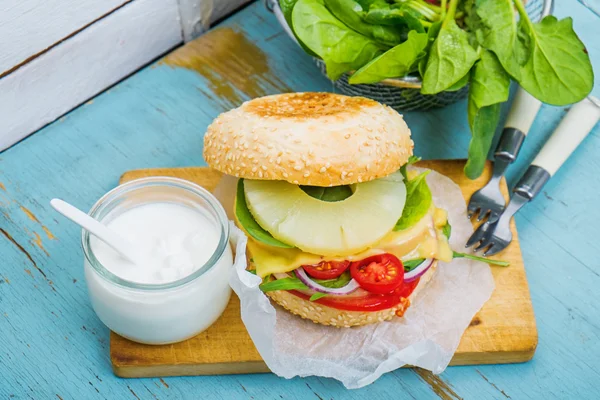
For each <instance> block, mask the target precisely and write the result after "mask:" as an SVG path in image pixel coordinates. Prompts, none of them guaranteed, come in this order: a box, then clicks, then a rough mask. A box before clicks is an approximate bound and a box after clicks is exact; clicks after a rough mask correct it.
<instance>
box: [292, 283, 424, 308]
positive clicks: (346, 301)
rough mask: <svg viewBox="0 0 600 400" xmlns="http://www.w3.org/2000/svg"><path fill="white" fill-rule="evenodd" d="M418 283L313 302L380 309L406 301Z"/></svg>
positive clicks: (296, 292) (297, 294)
mask: <svg viewBox="0 0 600 400" xmlns="http://www.w3.org/2000/svg"><path fill="white" fill-rule="evenodd" d="M418 284H419V279H415V280H414V281H411V282H406V283H404V284H403V285H402V286H400V287H399V288H397V289H396V290H394V291H393V292H392V293H387V294H375V293H369V292H367V291H364V295H363V296H350V295H349V296H325V297H323V298H320V299H318V300H315V301H314V303H318V304H322V305H324V306H327V307H331V308H336V309H338V310H346V311H380V310H385V309H388V308H391V307H394V306H397V305H398V304H400V303H401V302H403V301H404V302H406V303H407V301H406V299H407V298H408V296H410V294H411V293H412V292H413V291H414V290H415V288H416V287H417V285H418ZM358 290H360V289H358ZM288 292H289V293H291V294H293V295H295V296H298V297H300V298H302V299H304V300H309V299H310V294H306V293H302V292H300V291H298V290H289V291H288ZM406 307H408V304H406V306H405V307H404V308H403V309H402V310H399V311H401V312H404V310H405V308H406Z"/></svg>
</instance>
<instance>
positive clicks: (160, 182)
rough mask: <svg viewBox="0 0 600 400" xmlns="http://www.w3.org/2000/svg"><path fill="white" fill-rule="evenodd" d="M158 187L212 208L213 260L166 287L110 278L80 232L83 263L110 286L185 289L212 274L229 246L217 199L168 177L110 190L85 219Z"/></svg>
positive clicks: (226, 224) (226, 225) (84, 233)
mask: <svg viewBox="0 0 600 400" xmlns="http://www.w3.org/2000/svg"><path fill="white" fill-rule="evenodd" d="M160 186H167V187H171V188H178V189H183V190H185V191H187V192H188V193H191V194H192V195H194V196H195V197H196V198H200V199H202V200H204V201H205V202H206V203H207V204H208V205H209V206H210V207H211V208H212V211H214V212H215V214H216V216H217V219H218V221H217V222H218V224H219V225H220V228H221V235H220V238H219V243H218V245H217V248H216V249H215V251H214V253H213V254H212V256H211V257H210V258H209V259H208V260H207V261H206V262H205V263H204V264H203V265H202V266H200V267H199V268H198V269H196V270H195V271H194V272H193V273H191V274H189V275H186V276H184V277H183V278H181V279H178V280H176V281H173V282H166V283H139V282H134V281H130V280H127V279H124V278H121V277H119V276H117V275H115V274H113V273H112V272H111V271H109V270H108V269H107V268H106V267H105V266H104V265H102V263H101V262H100V261H99V260H98V259H97V258H96V255H95V254H94V252H93V250H92V247H91V243H90V236H91V234H90V233H89V232H88V231H86V230H85V229H82V230H81V246H82V248H83V253H84V256H85V258H86V260H87V261H88V263H89V264H90V265H91V266H92V268H93V269H94V271H95V272H96V273H98V274H99V275H100V276H101V277H102V278H104V279H105V280H107V281H109V282H110V283H113V284H116V285H118V286H121V287H124V288H128V289H137V290H144V291H155V290H165V289H173V288H178V287H181V286H184V285H187V284H188V283H190V282H192V281H194V280H196V279H197V278H199V277H201V276H202V275H204V274H205V273H206V272H208V271H209V270H211V269H212V268H213V267H214V266H215V265H216V264H217V263H218V261H219V260H220V259H221V257H222V256H223V254H224V253H225V250H226V248H227V246H228V245H229V221H228V219H227V214H226V213H225V209H224V208H223V206H222V205H221V203H219V201H218V200H217V198H216V197H215V196H213V195H212V194H211V193H210V192H209V191H208V190H206V189H204V188H203V187H201V186H199V185H197V184H195V183H193V182H190V181H188V180H185V179H180V178H174V177H169V176H153V177H148V178H139V179H134V180H132V181H129V182H126V183H123V184H121V185H119V186H117V187H116V188H114V189H112V190H110V191H109V192H108V193H106V194H105V195H104V196H102V197H101V198H100V199H98V201H96V203H95V204H94V205H93V206H92V208H91V209H90V211H89V212H88V215H89V216H91V217H92V218H96V219H98V215H99V214H100V213H101V212H102V211H104V210H105V209H106V208H107V207H108V206H110V205H111V204H112V203H114V202H115V201H118V200H119V199H121V198H122V197H123V196H124V195H126V194H127V193H131V192H132V191H135V190H137V189H141V188H146V187H160Z"/></svg>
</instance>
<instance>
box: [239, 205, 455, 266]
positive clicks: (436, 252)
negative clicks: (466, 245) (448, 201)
mask: <svg viewBox="0 0 600 400" xmlns="http://www.w3.org/2000/svg"><path fill="white" fill-rule="evenodd" d="M446 221H447V213H446V211H445V210H441V209H438V208H435V207H432V209H431V210H430V212H429V213H428V214H427V215H426V216H425V217H424V218H423V219H421V221H419V222H418V223H417V224H415V225H414V226H412V227H411V228H409V229H405V230H402V231H397V232H394V231H392V232H390V233H388V234H387V235H386V236H384V238H383V239H382V240H381V241H379V242H378V243H376V244H374V245H373V247H372V248H370V249H368V250H365V251H363V252H361V253H358V254H355V255H351V256H344V257H325V256H320V255H316V254H310V253H306V252H303V251H302V250H300V249H297V248H294V249H284V248H280V247H273V246H268V245H265V244H264V243H260V242H258V241H256V240H254V239H252V238H251V237H250V238H249V239H248V252H249V254H250V257H251V261H252V263H253V264H254V266H255V267H256V274H257V275H258V276H260V277H264V276H266V275H269V274H273V273H284V272H289V271H293V270H294V269H296V268H298V267H299V266H301V265H313V264H318V263H320V262H321V261H345V260H348V261H358V260H362V259H364V258H367V257H370V256H373V255H377V254H383V253H391V254H394V255H395V256H396V257H398V258H400V259H402V260H404V261H406V260H410V259H415V258H436V259H439V260H442V261H451V260H452V250H450V247H449V246H448V241H447V240H446V237H445V236H444V235H443V234H442V232H441V228H442V227H443V226H444V225H445V224H446Z"/></svg>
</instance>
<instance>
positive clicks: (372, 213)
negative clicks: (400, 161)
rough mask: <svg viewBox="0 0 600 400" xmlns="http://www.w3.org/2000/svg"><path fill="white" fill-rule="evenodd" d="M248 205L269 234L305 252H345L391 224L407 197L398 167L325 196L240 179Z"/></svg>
mask: <svg viewBox="0 0 600 400" xmlns="http://www.w3.org/2000/svg"><path fill="white" fill-rule="evenodd" d="M244 193H245V195H246V202H247V203H248V209H249V210H250V212H251V213H252V216H254V218H255V219H256V222H258V223H259V224H260V226H262V227H263V228H264V229H265V230H267V231H268V232H269V233H270V234H271V235H273V237H274V238H276V239H278V240H281V241H283V242H285V243H289V244H291V245H294V246H296V247H298V248H299V249H300V250H302V251H305V252H307V253H313V254H318V255H323V256H348V255H352V254H356V253H359V252H361V251H363V250H366V249H367V248H369V246H371V245H372V244H374V243H376V242H378V241H379V240H381V239H382V238H383V237H384V236H385V235H386V234H388V233H389V232H390V231H391V230H392V228H393V227H394V226H395V224H396V222H397V221H398V219H399V218H400V216H401V215H402V210H403V209H404V203H405V201H406V186H405V185H404V181H403V177H402V174H401V173H400V172H395V173H393V174H391V175H388V176H386V177H385V178H380V179H376V180H373V181H369V182H364V183H357V184H355V185H353V193H352V195H351V196H350V197H348V198H346V199H344V200H341V201H337V202H327V201H322V200H319V199H316V198H314V197H311V196H310V195H308V194H307V193H306V192H304V191H303V190H302V189H301V188H300V187H299V186H298V185H294V184H291V183H288V182H285V181H267V180H248V179H246V180H244Z"/></svg>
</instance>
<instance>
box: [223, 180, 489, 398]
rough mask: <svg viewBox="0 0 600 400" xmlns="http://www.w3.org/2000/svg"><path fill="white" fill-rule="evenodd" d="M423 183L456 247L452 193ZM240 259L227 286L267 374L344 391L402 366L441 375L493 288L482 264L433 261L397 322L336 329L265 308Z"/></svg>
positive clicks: (461, 234) (241, 240)
mask: <svg viewBox="0 0 600 400" xmlns="http://www.w3.org/2000/svg"><path fill="white" fill-rule="evenodd" d="M427 183H428V184H429V187H430V188H431V192H432V194H433V200H434V203H435V204H436V205H437V206H438V207H441V208H444V209H446V210H448V219H449V222H450V224H451V225H452V235H451V239H450V244H451V246H452V247H453V248H454V249H463V248H464V244H465V242H466V240H467V238H468V237H469V236H470V235H471V233H472V232H473V228H472V226H471V223H470V221H469V219H468V218H467V216H466V205H465V201H464V199H463V196H462V192H461V190H460V188H459V187H458V186H457V185H456V184H455V183H454V182H452V180H450V179H449V178H447V177H445V176H443V175H441V174H438V173H437V172H435V171H432V172H431V173H430V174H429V175H428V176H427ZM232 226H233V224H232ZM232 236H233V238H234V239H235V240H236V241H237V247H236V250H237V251H236V253H237V254H243V252H244V251H245V246H246V238H245V236H244V234H243V233H242V232H241V231H240V230H239V229H237V228H235V227H232ZM241 259H242V257H236V265H235V267H234V269H233V270H232V275H231V277H230V284H231V287H232V288H233V290H234V291H235V292H236V293H237V295H238V297H239V298H240V303H241V312H242V321H243V322H244V324H245V325H246V328H247V329H248V332H249V334H250V337H251V338H252V341H253V342H254V344H255V345H256V348H257V349H258V351H259V353H260V355H261V357H262V358H263V359H264V361H265V362H266V364H267V366H268V367H269V369H270V370H271V371H273V372H274V373H275V374H277V375H279V376H282V377H285V378H293V377H294V376H311V375H316V376H323V377H331V378H335V379H337V380H339V381H341V382H342V383H343V384H344V386H346V388H348V389H355V388H360V387H363V386H365V385H368V384H370V383H372V382H374V381H375V380H376V379H377V378H379V377H380V376H381V375H382V374H384V373H386V372H389V371H393V370H395V369H397V368H400V367H402V366H403V365H406V364H410V365H413V366H418V367H421V368H425V369H428V370H430V371H432V372H433V373H435V374H439V373H441V372H442V371H444V369H445V368H446V367H447V366H448V363H449V362H450V359H451V358H452V356H453V355H454V352H455V351H456V348H457V347H458V344H459V342H460V338H461V336H462V334H463V332H464V331H465V329H466V328H467V327H468V325H469V323H470V322H471V320H472V319H473V316H474V315H475V314H476V313H477V311H479V309H480V308H481V307H482V306H483V304H484V303H485V302H486V301H487V300H488V299H489V298H490V296H491V294H492V291H493V290H494V279H493V277H492V274H491V271H490V268H489V266H488V265H487V264H485V263H480V262H475V261H470V260H465V259H456V260H454V261H452V262H451V263H443V262H440V263H439V265H438V268H437V271H436V273H435V275H434V277H433V279H432V280H431V281H430V282H429V284H428V286H427V287H426V288H425V290H423V291H421V293H420V294H419V295H418V297H417V298H416V299H415V300H414V302H413V304H411V306H410V307H409V308H408V310H407V311H406V313H405V314H404V317H403V318H394V319H393V320H392V321H389V322H383V323H377V324H372V325H367V326H363V327H356V328H341V329H340V328H334V327H328V326H323V325H317V324H315V323H313V322H311V321H306V320H303V319H301V318H299V317H297V316H295V315H292V314H290V313H289V312H287V311H285V310H283V309H282V308H280V307H279V306H273V305H272V304H271V302H270V301H269V299H268V298H267V296H265V295H264V294H263V293H262V292H261V291H260V289H259V288H258V285H259V284H260V283H261V279H260V278H259V277H257V276H256V275H253V274H251V273H249V272H247V271H246V265H245V263H243V262H241Z"/></svg>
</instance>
